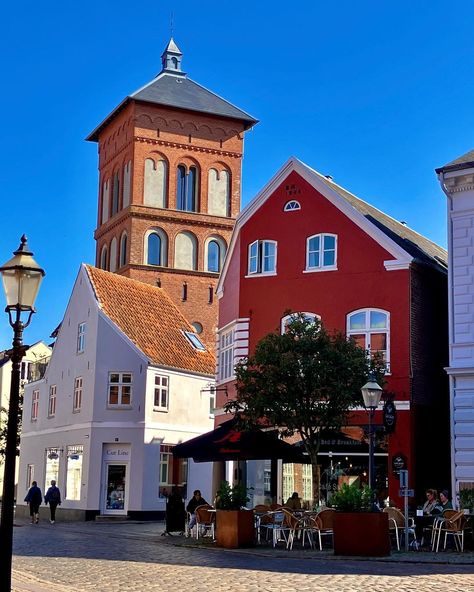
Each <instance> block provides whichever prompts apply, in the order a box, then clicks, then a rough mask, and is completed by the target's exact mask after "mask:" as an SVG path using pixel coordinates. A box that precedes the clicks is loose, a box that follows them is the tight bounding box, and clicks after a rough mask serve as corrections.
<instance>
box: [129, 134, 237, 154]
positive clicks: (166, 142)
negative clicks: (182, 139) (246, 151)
mask: <svg viewBox="0 0 474 592" xmlns="http://www.w3.org/2000/svg"><path fill="white" fill-rule="evenodd" d="M134 140H135V141H136V142H143V143H145V144H154V145H156V146H165V147H167V148H179V149H181V150H188V151H190V152H205V153H206V154H217V155H219V156H229V157H230V158H242V152H232V151H229V150H219V149H218V148H206V147H205V146H195V145H193V144H181V143H179V142H170V141H169V140H159V139H156V138H145V137H143V136H134Z"/></svg>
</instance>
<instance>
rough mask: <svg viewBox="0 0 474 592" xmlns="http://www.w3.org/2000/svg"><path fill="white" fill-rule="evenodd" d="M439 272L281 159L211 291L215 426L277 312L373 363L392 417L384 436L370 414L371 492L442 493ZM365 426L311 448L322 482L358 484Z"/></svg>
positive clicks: (425, 247) (443, 345) (419, 250)
mask: <svg viewBox="0 0 474 592" xmlns="http://www.w3.org/2000/svg"><path fill="white" fill-rule="evenodd" d="M446 261H447V258H446V252H445V251H444V250H443V249H442V248H440V247H439V246H437V245H436V244H434V243H432V242H431V241H429V240H428V239H426V238H425V237H423V236H421V235H419V234H418V233H416V232H415V231H413V230H411V229H410V228H408V227H407V226H406V225H405V224H404V223H402V222H398V221H396V220H394V219H393V218H391V217H389V216H388V215H386V214H384V213H383V212H381V211H380V210H377V209H376V208H375V207H373V206H371V205H370V204H368V203H366V202H364V201H362V200H360V199H358V198H357V197H355V196H354V195H352V194H351V193H349V192H348V191H347V190H345V189H343V188H342V187H340V186H338V185H337V184H336V183H334V181H333V180H332V179H331V178H330V177H325V176H323V175H321V174H319V173H318V172H316V171H315V170H313V169H311V168H309V167H308V166H306V165H305V164H303V163H302V162H300V161H298V160H297V159H294V158H292V159H290V160H289V161H288V162H287V163H286V164H285V165H284V166H283V168H282V169H281V170H280V171H278V173H277V174H276V175H275V176H274V177H273V179H271V181H270V182H269V183H268V184H267V186H266V187H265V188H264V189H263V190H262V191H261V192H260V193H259V194H258V195H257V196H256V197H255V199H254V200H253V201H252V202H251V203H250V204H249V205H248V206H247V207H246V208H245V209H244V210H243V211H242V212H241V214H240V215H239V217H238V218H237V222H236V227H235V230H234V233H233V235H232V240H231V244H230V248H229V253H228V256H227V258H226V262H225V265H224V269H223V272H222V276H221V279H220V282H219V285H218V291H217V292H218V297H219V333H218V352H217V353H218V370H217V373H218V386H220V387H224V386H227V395H226V394H225V393H224V390H223V389H222V388H221V389H218V391H217V395H218V396H217V404H216V406H217V410H216V423H220V422H222V421H223V420H224V419H225V415H223V413H222V406H223V404H224V403H225V398H226V396H229V397H231V396H232V394H233V392H234V387H233V367H234V364H235V363H236V362H237V361H238V360H239V359H242V358H243V357H245V356H246V355H247V354H248V353H249V352H252V351H253V350H254V348H255V345H256V344H257V342H258V341H259V340H260V339H261V338H262V337H263V336H265V335H266V334H268V333H270V332H274V331H281V330H283V326H284V322H285V314H287V311H288V310H290V311H292V312H304V313H306V314H308V315H315V316H317V317H319V318H320V319H321V321H322V322H323V324H324V325H325V327H326V328H327V329H329V330H332V329H337V330H341V331H344V332H346V334H347V335H348V336H352V337H354V339H356V341H357V342H358V343H359V344H360V345H362V346H363V347H365V348H366V349H367V350H369V351H370V352H371V353H373V352H375V351H379V352H382V354H383V355H384V357H385V360H386V364H387V374H386V384H385V390H386V392H390V393H392V394H393V395H394V402H395V406H396V409H397V418H396V425H395V430H394V431H393V433H390V434H388V433H386V431H385V428H384V427H383V412H382V405H383V403H381V406H380V408H379V410H378V411H377V412H376V424H378V428H377V441H378V447H377V449H376V451H377V458H376V465H377V474H378V486H379V487H380V488H384V487H388V489H389V495H390V497H391V498H392V499H394V500H395V501H396V502H397V503H400V500H399V499H398V490H399V481H398V473H397V470H398V469H399V468H407V469H408V470H409V471H410V486H411V487H412V488H415V489H416V490H417V497H420V496H423V488H425V487H428V486H432V487H443V488H444V487H448V486H449V439H448V438H449V436H448V434H449V423H448V418H449V406H448V387H447V381H446V377H445V373H444V371H443V367H444V366H445V365H446V364H447V343H448V340H447V263H446ZM361 386H362V385H361ZM366 424H367V412H366V411H365V410H364V409H363V408H361V409H360V410H355V411H354V412H353V413H352V415H351V418H350V426H348V427H347V429H344V430H343V434H341V435H340V437H335V438H333V439H332V440H328V442H324V443H323V446H322V447H321V454H320V458H321V469H322V471H323V474H324V473H325V474H326V475H329V476H328V477H327V479H326V480H327V482H328V483H329V479H333V478H334V473H335V474H336V477H337V476H339V483H340V482H341V479H342V480H346V481H349V482H352V481H356V480H357V479H359V481H362V482H363V481H364V478H365V477H366V472H367V471H366V469H367V464H368V462H367V460H368V458H367V452H366V450H367V445H366V429H364V426H366ZM333 436H334V435H333ZM364 446H365V448H364ZM351 450H353V451H357V453H356V454H351ZM364 450H365V451H364ZM283 474H284V471H283ZM283 478H285V477H283ZM267 482H268V478H267ZM290 482H291V481H290ZM322 482H323V484H324V478H322ZM291 483H294V487H297V483H296V482H295V481H293V482H291ZM290 488H291V487H290Z"/></svg>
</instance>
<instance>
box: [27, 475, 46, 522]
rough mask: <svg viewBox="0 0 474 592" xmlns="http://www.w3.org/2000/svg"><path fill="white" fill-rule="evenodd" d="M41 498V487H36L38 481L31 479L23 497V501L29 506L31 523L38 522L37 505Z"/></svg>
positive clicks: (38, 505)
mask: <svg viewBox="0 0 474 592" xmlns="http://www.w3.org/2000/svg"><path fill="white" fill-rule="evenodd" d="M42 500H43V494H42V493H41V489H40V488H39V487H38V483H37V482H36V481H33V482H32V483H31V487H30V488H29V490H28V493H27V494H26V497H25V502H26V503H27V504H28V505H29V506H30V518H31V524H38V522H39V507H40V505H41V502H42Z"/></svg>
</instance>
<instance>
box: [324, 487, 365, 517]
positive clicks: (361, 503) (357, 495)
mask: <svg viewBox="0 0 474 592" xmlns="http://www.w3.org/2000/svg"><path fill="white" fill-rule="evenodd" d="M373 499H374V492H373V491H372V489H370V487H367V486H366V487H364V488H362V489H360V488H359V487H357V485H347V484H346V483H344V484H343V485H342V486H341V488H340V489H339V491H336V493H334V494H333V495H332V497H331V500H330V506H331V507H333V508H335V509H336V510H337V511H338V512H372V510H373Z"/></svg>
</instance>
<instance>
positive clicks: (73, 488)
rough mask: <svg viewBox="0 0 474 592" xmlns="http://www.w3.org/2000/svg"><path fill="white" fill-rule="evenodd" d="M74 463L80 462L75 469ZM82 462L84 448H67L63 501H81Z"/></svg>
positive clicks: (76, 446) (80, 445)
mask: <svg viewBox="0 0 474 592" xmlns="http://www.w3.org/2000/svg"><path fill="white" fill-rule="evenodd" d="M76 457H78V458H76ZM75 461H80V462H78V463H77V466H76V467H74V464H73V463H75ZM83 462H84V446H83V445H82V444H78V445H72V446H68V447H67V450H66V487H65V491H64V498H65V499H68V500H73V501H80V499H81V489H82V469H83ZM74 469H76V470H74ZM77 469H79V470H77Z"/></svg>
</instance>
